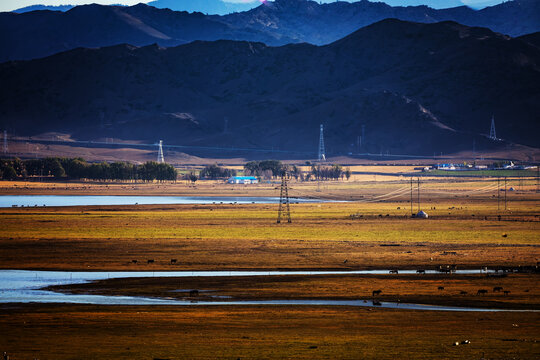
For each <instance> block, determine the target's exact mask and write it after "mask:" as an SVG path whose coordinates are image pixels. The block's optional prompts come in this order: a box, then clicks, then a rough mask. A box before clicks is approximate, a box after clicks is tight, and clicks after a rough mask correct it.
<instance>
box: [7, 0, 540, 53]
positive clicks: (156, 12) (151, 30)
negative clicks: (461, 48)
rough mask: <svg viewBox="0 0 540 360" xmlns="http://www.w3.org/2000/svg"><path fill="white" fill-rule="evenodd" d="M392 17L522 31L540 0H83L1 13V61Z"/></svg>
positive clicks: (530, 28)
mask: <svg viewBox="0 0 540 360" xmlns="http://www.w3.org/2000/svg"><path fill="white" fill-rule="evenodd" d="M386 18H396V19H401V20H406V21H414V22H424V23H435V22H440V21H447V20H451V21H456V22H458V23H461V24H464V25H469V26H480V27H487V28H489V29H491V30H493V31H495V32H499V33H502V34H506V35H510V36H520V35H524V34H529V33H533V32H537V31H540V1H536V0H514V1H509V2H505V3H502V4H500V5H497V6H492V7H488V8H485V9H482V10H478V11H477V10H472V9H470V8H468V7H466V6H461V7H456V8H450V9H442V10H435V9H432V8H429V7H427V6H415V7H392V6H389V5H386V4H384V3H375V2H369V1H366V0H363V1H358V2H354V3H348V2H335V3H327V4H319V3H317V2H314V1H308V0H276V1H274V2H266V3H263V4H261V5H260V6H258V7H256V8H254V9H252V10H249V11H245V12H239V13H233V14H229V15H225V16H218V15H204V14H202V13H188V12H177V11H172V10H169V9H157V8H155V7H152V6H148V5H144V4H139V5H135V6H131V7H123V6H101V5H95V4H94V5H85V6H77V7H74V8H73V9H71V10H69V11H67V12H59V11H32V12H27V13H23V14H17V13H0V33H2V34H4V36H1V37H0V62H3V61H8V60H24V59H35V58H40V57H44V56H49V55H53V54H56V53H58V52H61V51H66V50H71V49H75V48H78V47H102V46H111V45H117V44H122V43H129V44H132V45H135V46H145V45H149V44H153V43H157V44H159V45H160V46H164V47H171V46H178V45H181V44H186V43H189V42H191V41H194V40H245V41H256V42H263V43H265V44H267V45H272V46H280V45H285V44H289V43H302V42H308V43H311V44H315V45H324V44H329V43H332V42H334V41H336V40H338V39H341V38H342V37H344V36H347V35H348V34H350V33H352V32H354V31H356V30H357V29H359V28H361V27H364V26H367V25H370V24H372V23H375V22H377V21H380V20H383V19H386Z"/></svg>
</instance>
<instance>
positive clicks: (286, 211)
mask: <svg viewBox="0 0 540 360" xmlns="http://www.w3.org/2000/svg"><path fill="white" fill-rule="evenodd" d="M282 216H283V217H284V218H285V217H286V218H287V222H288V223H290V222H291V209H290V206H289V189H288V188H287V172H286V171H283V173H281V192H280V194H279V209H278V216H277V223H278V224H279V223H281V217H282Z"/></svg>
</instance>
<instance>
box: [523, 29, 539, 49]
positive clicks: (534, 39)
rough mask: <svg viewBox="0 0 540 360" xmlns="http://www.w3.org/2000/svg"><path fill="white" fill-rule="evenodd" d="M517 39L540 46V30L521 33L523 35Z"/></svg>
mask: <svg viewBox="0 0 540 360" xmlns="http://www.w3.org/2000/svg"><path fill="white" fill-rule="evenodd" d="M518 39H520V40H523V41H525V42H527V43H529V44H531V45H534V46H536V47H540V32H535V33H532V34H527V35H523V36H520V37H519V38H518Z"/></svg>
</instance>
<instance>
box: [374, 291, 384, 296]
mask: <svg viewBox="0 0 540 360" xmlns="http://www.w3.org/2000/svg"><path fill="white" fill-rule="evenodd" d="M381 293H382V290H373V291H372V292H371V296H375V295H380V294H381Z"/></svg>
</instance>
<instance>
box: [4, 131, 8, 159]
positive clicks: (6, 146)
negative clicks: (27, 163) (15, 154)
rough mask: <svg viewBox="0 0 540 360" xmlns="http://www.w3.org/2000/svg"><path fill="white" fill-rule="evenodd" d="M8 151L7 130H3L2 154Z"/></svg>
mask: <svg viewBox="0 0 540 360" xmlns="http://www.w3.org/2000/svg"><path fill="white" fill-rule="evenodd" d="M7 152H8V142H7V131H6V130H4V154H7Z"/></svg>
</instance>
